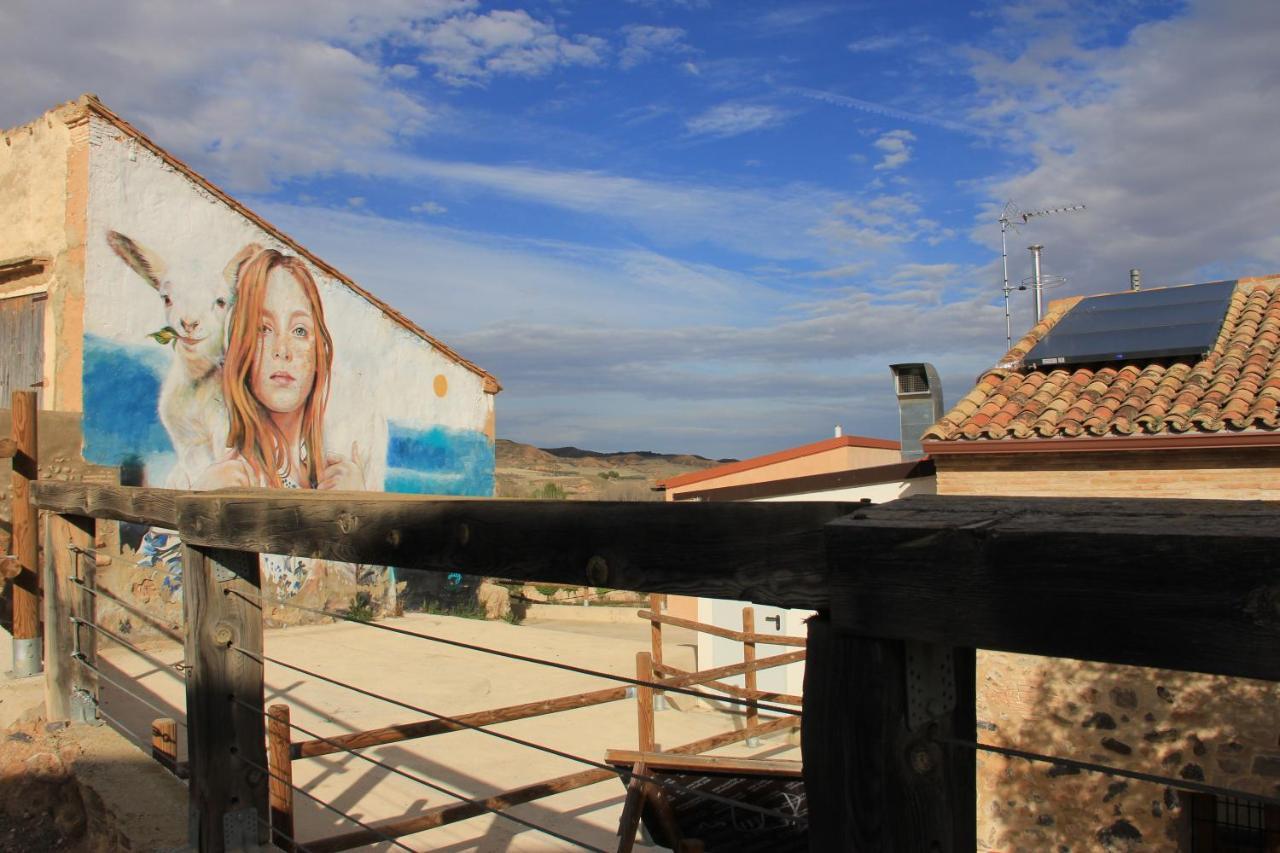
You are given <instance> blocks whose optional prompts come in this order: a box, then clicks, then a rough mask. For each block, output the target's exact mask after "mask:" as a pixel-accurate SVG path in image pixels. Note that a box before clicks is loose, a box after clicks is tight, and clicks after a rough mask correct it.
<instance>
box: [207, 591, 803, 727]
mask: <svg viewBox="0 0 1280 853" xmlns="http://www.w3.org/2000/svg"><path fill="white" fill-rule="evenodd" d="M227 593H228V594H230V595H238V596H240V597H241V598H243V599H244V600H246V601H253V600H254V599H256V600H257V603H258V604H262V603H264V602H270V603H273V604H279V605H282V606H284V607H293V608H296V609H298V610H304V611H306V612H308V613H316V614H319V615H321V616H330V617H332V618H334V619H341V620H342V621H344V622H354V623H355V624H357V625H365V626H367V627H369V628H376V629H377V630H379V631H390V632H391V633H393V634H401V635H403V636H406V637H417V638H418V639H420V640H430V641H431V642H433V643H443V644H444V645H446V646H454V647H456V648H460V649H467V650H469V651H473V652H483V653H485V654H490V655H495V656H497V657H501V658H507V659H509V660H518V661H523V662H525V663H535V664H539V665H541V666H549V667H552V668H553V669H563V670H565V671H567V672H575V673H577V674H579V675H589V676H592V677H594V678H604V679H608V680H610V681H618V682H621V683H623V684H631V685H633V686H636V687H652V688H653V689H654V690H661V691H663V692H665V693H682V694H684V695H686V696H694V697H697V698H699V699H706V700H707V701H709V702H724V703H726V704H730V705H741V706H743V707H747V708H757V709H759V710H761V711H773V712H774V713H778V714H783V715H785V716H788V717H800V716H803V710H802V709H797V708H785V707H783V706H781V705H771V704H769V703H767V702H756V701H753V700H751V699H738V698H737V697H734V696H722V695H720V694H718V693H707V692H704V691H702V690H694V689H692V688H690V687H676V686H673V685H668V684H664V683H662V682H660V681H645V680H644V679H641V678H632V677H630V676H626V675H615V674H613V673H611V672H600V671H598V670H594V669H587V668H585V667H581V666H574V665H573V664H568V663H560V662H558V661H551V660H544V659H543V658H535V657H530V656H528V655H522V654H518V653H516V652H504V651H499V650H498V649H490V648H487V647H485V646H477V645H475V644H473V643H464V642H462V641H461V640H450V639H446V638H444V637H436V636H434V635H432V634H420V633H418V632H417V631H410V630H409V629H407V628H395V627H392V626H391V625H380V624H378V623H377V622H368V621H365V620H362V619H353V618H352V617H350V616H348V615H347V614H345V613H341V612H339V611H336V610H324V609H322V608H319V607H308V606H306V605H305V604H295V603H294V602H292V601H285V600H283V599H280V598H275V597H273V596H269V595H261V594H259V595H256V596H255V595H248V594H246V593H244V592H241V591H240V590H227Z"/></svg>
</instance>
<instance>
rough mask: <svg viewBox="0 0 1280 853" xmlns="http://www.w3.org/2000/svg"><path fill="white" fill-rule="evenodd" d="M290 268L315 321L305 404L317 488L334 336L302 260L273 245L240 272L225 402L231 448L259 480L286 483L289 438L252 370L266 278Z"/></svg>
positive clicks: (311, 476) (310, 474) (311, 483)
mask: <svg viewBox="0 0 1280 853" xmlns="http://www.w3.org/2000/svg"><path fill="white" fill-rule="evenodd" d="M275 269H283V270H286V271H287V272H288V273H289V274H290V275H292V276H293V278H294V280H295V281H297V282H298V285H299V286H300V287H301V288H302V292H303V293H304V294H306V298H307V302H308V303H310V305H311V316H312V317H313V318H314V320H315V329H316V335H315V337H314V338H313V340H314V341H315V347H316V357H315V379H314V381H313V382H312V384H311V391H310V392H309V393H308V394H307V399H306V401H305V402H304V403H303V409H302V442H303V446H304V447H305V448H306V462H305V464H306V466H307V480H308V482H306V483H304V484H302V485H303V486H304V487H310V488H315V486H316V483H318V482H319V479H320V465H321V464H322V463H321V458H322V456H323V454H324V410H325V406H326V405H327V404H328V402H329V375H330V373H331V372H332V369H333V339H332V338H331V337H330V336H329V327H328V326H327V325H325V322H324V306H322V305H321V304H320V290H319V288H317V287H316V282H315V279H313V278H312V277H311V273H310V271H308V270H307V267H306V264H304V263H303V262H302V259H301V258H297V257H293V256H290V255H282V254H281V253H280V252H277V251H276V250H275V249H263V250H262V251H261V252H259V253H258V254H256V255H254V256H253V258H251V259H250V260H248V261H246V262H245V263H244V264H243V265H242V266H241V267H240V272H239V283H238V286H237V289H236V300H235V307H234V309H233V310H232V312H231V324H230V332H229V337H228V340H227V355H226V359H225V361H224V366H223V370H222V393H223V397H224V398H225V400H226V402H227V413H228V415H229V416H230V419H231V429H230V430H229V431H228V432H227V447H231V448H235V450H237V451H238V452H239V453H240V455H241V456H242V457H243V458H244V460H245V461H246V462H247V463H248V464H249V467H251V468H252V469H253V470H254V471H255V472H256V473H257V474H258V479H259V481H260V482H264V483H266V485H268V486H270V487H271V488H276V489H278V488H281V487H282V486H283V485H284V483H283V482H282V480H281V478H280V472H281V471H285V470H287V469H288V466H289V447H288V440H287V439H286V438H285V436H284V434H283V433H282V432H281V431H280V428H279V427H277V426H276V425H275V422H274V421H273V420H272V419H271V417H270V414H269V412H268V409H267V408H266V406H264V405H262V403H260V402H259V401H258V399H257V398H256V397H254V396H253V390H252V388H251V386H250V373H251V372H252V370H253V360H254V356H255V355H257V353H258V348H259V347H260V346H261V343H262V335H261V334H259V330H260V328H261V324H262V310H263V305H264V304H265V302H266V299H267V280H268V278H269V277H270V275H271V271H272V270H275Z"/></svg>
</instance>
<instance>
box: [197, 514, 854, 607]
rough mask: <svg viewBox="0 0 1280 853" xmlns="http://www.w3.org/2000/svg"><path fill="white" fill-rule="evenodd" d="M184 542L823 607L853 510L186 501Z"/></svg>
mask: <svg viewBox="0 0 1280 853" xmlns="http://www.w3.org/2000/svg"><path fill="white" fill-rule="evenodd" d="M177 504H178V521H179V530H180V532H181V535H182V539H183V541H185V542H191V543H194V544H199V545H208V546H215V547H223V548H237V549H244V550H251V551H258V552H266V553H278V554H293V555H296V556H306V557H316V558H323V559H331V560H342V561H347V562H352V561H355V562H361V563H373V564H376V565H389V566H399V567H404V568H424V569H434V570H438V571H460V572H468V573H471V574H477V575H501V576H504V577H509V578H513V579H517V580H537V581H545V582H550V583H575V584H586V585H590V586H607V587H611V588H614V589H627V590H636V591H641V592H663V593H674V594H683V595H694V596H710V597H716V598H736V599H746V600H749V601H754V602H757V603H761V604H773V605H778V606H782V607H809V608H817V607H820V606H824V603H825V601H826V599H827V587H826V584H825V579H826V574H827V572H826V551H825V544H824V538H823V534H822V530H821V528H822V526H823V525H824V524H825V523H826V522H828V521H831V520H832V519H835V518H838V517H840V515H842V514H843V513H845V512H848V511H849V510H850V509H851V508H852V507H853V506H855V505H843V504H835V503H777V504H769V503H759V504H753V503H717V504H712V503H706V504H703V503H693V504H671V503H637V502H627V501H616V502H594V501H510V500H470V501H458V500H438V499H433V498H426V497H419V496H412V495H369V494H368V493H355V492H348V493H338V492H318V493H308V492H306V491H293V490H284V491H275V492H270V491H265V490H259V491H256V492H253V493H249V492H238V493H230V492H222V493H219V492H212V493H188V494H185V495H181V496H179V497H178V498H177Z"/></svg>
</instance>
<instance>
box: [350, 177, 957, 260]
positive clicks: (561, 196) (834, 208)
mask: <svg viewBox="0 0 1280 853" xmlns="http://www.w3.org/2000/svg"><path fill="white" fill-rule="evenodd" d="M362 168H363V169H365V170H366V172H367V173H371V174H377V175H380V176H386V177H393V178H395V179H396V180H399V181H407V182H411V183H413V182H431V183H432V184H438V183H441V182H443V183H446V184H448V185H450V186H451V187H453V188H454V189H455V191H458V192H462V191H470V192H473V193H477V192H478V193H486V194H492V195H495V196H498V197H502V198H514V199H518V200H523V201H527V202H532V203H537V204H544V205H548V206H551V207H555V208H559V209H562V210H569V211H574V212H576V213H582V214H589V215H591V216H593V217H605V218H608V219H610V220H612V221H615V222H622V223H626V224H628V225H630V226H632V227H635V228H638V229H640V230H641V231H642V232H644V233H645V234H646V235H647V236H649V237H650V238H652V239H654V240H656V241H657V242H659V243H660V244H662V245H664V246H689V245H697V244H704V243H711V244H715V245H719V246H725V247H729V248H732V249H734V250H737V251H740V252H744V253H746V254H748V255H750V256H752V257H758V258H773V259H779V260H805V261H813V260H814V259H819V262H822V263H826V262H828V261H829V262H832V263H835V262H846V261H848V260H849V258H848V257H847V256H848V253H849V252H850V251H851V250H856V251H857V252H860V253H861V252H865V251H887V250H891V249H893V247H895V246H897V245H899V244H901V243H903V242H905V241H907V240H909V239H912V238H914V237H917V236H933V235H935V233H936V226H935V225H934V224H933V223H929V222H927V221H924V220H921V219H920V218H919V217H918V216H917V214H918V213H919V207H918V205H917V203H916V202H915V201H914V200H912V199H911V198H909V197H907V196H904V195H893V194H885V195H879V196H868V197H862V196H859V195H857V194H851V193H839V192H835V191H833V190H830V189H826V188H824V187H819V186H814V185H810V184H803V183H793V184H782V185H758V186H756V187H751V188H744V187H721V186H716V185H713V184H705V183H696V182H683V181H675V180H670V181H661V180H650V179H642V178H635V177H630V176H626V175H615V174H610V173H608V172H600V171H582V170H565V169H541V168H535V167H532V166H511V165H498V166H495V165H489V164H484V163H468V162H459V161H446V160H430V159H426V158H415V157H399V156H392V157H384V158H380V159H379V160H377V161H370V162H365V163H363V164H362Z"/></svg>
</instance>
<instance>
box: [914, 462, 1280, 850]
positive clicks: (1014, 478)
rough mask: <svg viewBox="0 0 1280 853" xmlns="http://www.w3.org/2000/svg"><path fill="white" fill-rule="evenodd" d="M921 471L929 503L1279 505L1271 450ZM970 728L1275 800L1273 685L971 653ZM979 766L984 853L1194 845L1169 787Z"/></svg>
mask: <svg viewBox="0 0 1280 853" xmlns="http://www.w3.org/2000/svg"><path fill="white" fill-rule="evenodd" d="M934 459H935V461H936V462H937V467H938V492H939V494H968V495H1001V496H1018V495H1022V496H1039V497H1065V496H1071V497H1169V498H1220V499H1228V500H1258V499H1268V500H1276V499H1280V448H1244V449H1236V450H1184V451H1143V452H1136V453H1119V452H1100V453H1064V454H1048V453H1011V454H1002V455H996V454H991V455H982V456H977V455H974V456H970V455H963V456H961V455H956V456H945V455H935V457H934ZM1230 568H1231V567H1230V566H1223V571H1230ZM1027 570H1028V571H1034V570H1035V567H1034V566H1028V567H1027ZM978 719H979V721H980V722H979V726H980V729H981V730H980V732H979V734H980V736H981V737H982V739H983V740H984V741H987V742H990V743H995V744H999V745H1002V746H1009V747H1015V748H1023V749H1028V750H1031V751H1035V752H1041V753H1046V754H1051V755H1061V756H1067V757H1072V758H1076V759H1079V760H1082V761H1090V762H1095V763H1099V764H1107V765H1112V766H1117V767H1124V768H1127V769H1132V770H1140V771H1144V772H1148V773H1154V774H1158V775H1162V776H1169V777H1173V778H1175V779H1187V780H1195V781H1203V782H1207V783H1210V784H1213V785H1218V786H1222V787H1227V788H1232V789H1236V790H1242V791H1248V792H1252V793H1256V794H1262V795H1266V796H1270V797H1280V685H1278V684H1275V683H1272V682H1261V681H1251V680H1248V679H1239V678H1226V677H1220V676H1209V675H1202V674H1197V673H1182V672H1172V671H1168V670H1156V669H1143V668H1138V667H1123V666H1115V665H1110V664H1100V663H1090V662H1083V661H1073V660H1063V659H1049V658H1039V657H1033V656H1029V655H1014V654H1005V653H1000V652H979V653H978ZM978 765H979V769H978V823H979V826H978V836H979V849H981V850H993V851H1004V853H1015V851H1028V853H1030V851H1046V850H1052V851H1056V853H1066V851H1084V850H1115V851H1128V850H1133V851H1137V850H1190V849H1192V848H1191V833H1192V821H1191V800H1192V797H1194V796H1196V795H1192V794H1189V793H1188V792H1187V791H1185V790H1181V789H1178V788H1177V787H1176V786H1167V785H1158V784H1152V783H1147V782H1139V781H1135V780H1124V779H1119V778H1115V777H1109V776H1104V775H1101V774H1097V773H1087V772H1072V771H1070V770H1066V769H1063V768H1058V767H1053V766H1051V765H1047V764H1042V763H1032V762H1028V761H1024V760H1021V759H1007V758H1004V757H1002V756H996V755H993V754H980V755H979V760H978ZM1269 819H1270V820H1272V821H1275V823H1276V825H1277V826H1280V813H1277V812H1276V811H1275V810H1273V812H1272V814H1271V815H1269ZM1205 849H1208V848H1205Z"/></svg>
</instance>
